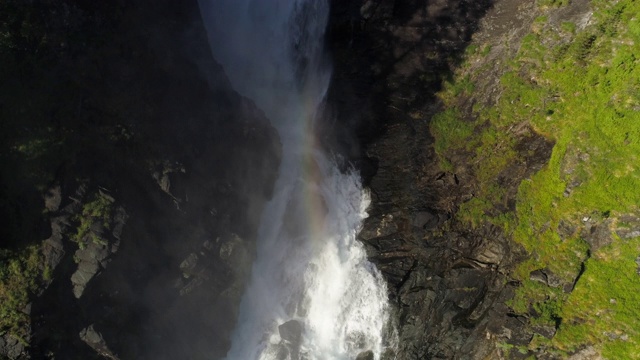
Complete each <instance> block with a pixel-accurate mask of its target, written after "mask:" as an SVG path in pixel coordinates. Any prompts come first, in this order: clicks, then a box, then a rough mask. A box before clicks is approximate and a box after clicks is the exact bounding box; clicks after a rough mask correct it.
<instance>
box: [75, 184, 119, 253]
mask: <svg viewBox="0 0 640 360" xmlns="http://www.w3.org/2000/svg"><path fill="white" fill-rule="evenodd" d="M112 212H113V200H112V199H111V198H110V197H108V196H106V195H104V194H102V193H98V194H95V195H94V196H93V198H92V199H91V200H90V201H89V202H87V203H86V204H85V205H84V206H83V208H82V212H81V214H78V215H77V216H76V221H78V226H77V229H76V233H75V234H74V235H73V236H72V240H73V241H75V242H76V243H78V246H80V248H84V246H85V245H86V244H85V238H86V237H87V235H90V238H91V240H92V241H93V242H94V243H96V244H98V245H104V244H105V243H104V240H102V239H100V238H99V237H97V236H96V235H95V234H93V233H91V227H92V226H93V225H94V224H95V223H96V222H98V223H101V225H102V226H104V227H105V228H109V226H110V223H111V216H112Z"/></svg>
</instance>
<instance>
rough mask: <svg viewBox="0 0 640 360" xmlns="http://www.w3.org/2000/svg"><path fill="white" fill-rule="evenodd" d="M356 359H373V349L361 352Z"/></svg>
mask: <svg viewBox="0 0 640 360" xmlns="http://www.w3.org/2000/svg"><path fill="white" fill-rule="evenodd" d="M356 360H373V351H371V350H367V351H363V352H361V353H360V354H358V356H356Z"/></svg>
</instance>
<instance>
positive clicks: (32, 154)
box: [0, 0, 280, 359]
mask: <svg viewBox="0 0 640 360" xmlns="http://www.w3.org/2000/svg"><path fill="white" fill-rule="evenodd" d="M0 20H1V21H0V25H1V26H2V30H3V31H6V32H4V33H3V34H9V35H8V36H6V37H3V38H2V43H1V44H0V45H2V46H3V49H4V50H3V52H2V54H1V55H0V62H1V64H2V66H1V68H2V69H1V70H0V81H1V82H2V84H3V85H2V88H1V90H0V95H1V96H0V116H1V118H2V124H1V125H2V129H1V130H0V134H1V135H0V140H1V141H0V147H1V152H0V156H1V160H2V176H1V178H0V180H1V183H0V185H1V186H0V197H1V198H2V200H3V202H2V206H1V208H0V211H1V214H0V215H1V216H2V217H3V218H4V219H5V220H7V221H6V222H4V221H3V223H5V224H11V225H8V226H6V227H3V228H2V238H3V241H4V242H3V244H2V247H3V248H4V247H7V248H11V249H14V250H19V249H21V248H22V247H24V246H26V245H27V244H39V245H40V246H41V253H42V255H43V260H42V261H43V264H42V268H43V269H45V273H46V275H44V276H43V279H44V280H42V284H41V286H40V291H39V293H37V294H34V296H33V298H32V301H31V308H30V311H31V324H30V329H31V336H30V338H28V339H26V340H28V343H27V344H26V345H28V346H23V344H21V343H20V342H19V341H17V340H16V339H15V338H12V337H11V336H8V335H7V336H2V337H0V358H4V357H8V358H11V359H16V358H32V359H49V358H51V359H53V358H56V359H93V358H109V359H212V358H220V357H222V356H224V354H225V353H226V350H227V348H228V345H229V344H228V342H229V336H230V331H231V330H232V328H233V326H234V324H235V319H236V314H237V306H238V304H239V299H240V296H241V294H242V292H243V287H244V283H245V281H246V280H247V277H248V274H249V270H250V266H251V263H252V261H253V256H254V252H255V251H254V237H255V233H256V228H257V223H258V220H259V215H260V213H261V210H262V206H263V204H264V202H265V201H266V200H267V199H268V198H269V197H270V195H271V191H272V186H273V182H274V181H275V176H276V173H277V169H278V165H279V159H280V143H279V140H278V137H277V133H276V132H275V130H274V129H273V128H272V127H271V126H270V124H269V122H268V120H267V119H266V118H265V116H264V114H263V113H262V112H261V111H260V110H258V109H257V108H256V106H255V105H254V104H253V103H252V102H251V101H249V100H247V99H245V98H242V97H241V96H239V95H238V94H237V93H235V92H234V91H233V90H232V89H231V87H230V84H229V82H228V80H227V79H226V76H225V74H224V72H223V70H222V68H221V66H219V65H218V64H217V63H215V61H214V59H213V58H212V57H211V55H210V52H209V47H208V43H207V39H206V33H205V31H204V28H203V24H202V23H201V19H200V14H199V9H198V5H197V2H196V1H195V0H193V1H192V0H188V1H168V0H160V1H146V0H135V1H110V2H101V1H83V0H77V1H76V0H63V1H34V2H5V3H3V4H0ZM3 36H4V35H3ZM7 49H9V50H8V51H5V50H7ZM38 144H43V148H44V149H45V150H46V151H45V152H43V153H40V152H39V148H38ZM96 199H97V200H96ZM91 204H93V205H91ZM96 204H98V205H96ZM92 209H93V210H92ZM43 210H45V211H44V212H43ZM5 239H7V240H6V241H5ZM45 239H46V240H45Z"/></svg>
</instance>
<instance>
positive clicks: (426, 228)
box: [328, 0, 555, 359]
mask: <svg viewBox="0 0 640 360" xmlns="http://www.w3.org/2000/svg"><path fill="white" fill-rule="evenodd" d="M534 10H535V2H534V1H526V2H520V1H511V0H498V1H491V0H487V1H467V0H434V1H411V0H410V1H394V0H377V1H376V0H364V1H353V2H343V1H333V2H332V12H331V21H330V24H331V25H330V29H329V34H330V36H329V42H328V46H329V47H330V48H331V51H332V53H333V58H334V64H335V65H334V67H335V71H334V81H333V84H332V87H331V89H330V92H329V99H330V104H331V105H332V106H333V111H334V113H335V114H336V118H337V119H338V120H337V121H336V124H335V125H334V127H335V128H341V129H342V131H341V132H339V133H341V134H352V135H351V137H350V136H348V135H343V136H342V137H340V138H338V139H337V144H336V146H337V147H338V148H339V149H342V151H344V153H346V154H347V157H349V158H350V159H353V161H354V162H356V163H357V164H358V165H359V168H360V169H361V173H362V176H363V181H364V183H365V185H367V186H368V187H369V189H370V191H371V197H372V204H371V207H370V209H369V210H368V212H369V217H368V218H367V219H366V220H365V223H364V228H363V230H362V232H361V233H360V240H361V241H363V243H364V244H365V246H366V247H367V250H368V254H369V257H370V259H371V260H372V261H373V262H374V263H376V265H377V266H378V268H379V269H380V271H381V272H382V274H383V275H384V276H385V278H386V279H387V282H388V285H389V296H390V299H391V302H392V304H393V305H394V307H395V310H394V311H395V314H394V318H395V321H396V322H397V324H396V326H397V327H398V331H399V348H398V351H397V353H396V354H395V358H396V359H493V358H500V357H501V352H500V350H499V349H498V348H497V345H496V344H497V343H498V342H508V343H510V344H516V345H517V344H522V345H526V344H528V343H529V342H530V341H531V339H532V337H533V332H532V331H531V330H530V329H528V328H527V326H526V323H527V319H524V318H520V317H518V316H516V315H515V314H512V311H511V310H510V309H509V307H508V306H507V304H506V302H507V301H508V300H509V299H511V298H512V297H513V295H514V291H515V289H516V288H517V286H518V284H517V283H516V282H512V281H510V278H509V272H510V271H511V270H512V269H513V266H514V264H516V263H517V262H518V261H520V260H523V259H524V256H525V253H524V250H523V249H521V248H520V247H519V246H517V245H515V244H514V243H513V242H512V241H511V240H510V239H509V238H508V237H507V236H505V234H503V232H502V230H501V229H499V228H497V227H494V226H492V225H490V224H481V225H480V226H477V227H475V228H471V227H470V226H469V225H468V224H462V223H459V222H458V221H457V220H456V219H455V213H456V211H457V209H458V208H459V206H460V205H461V204H462V203H464V202H465V201H468V200H470V199H471V198H473V196H474V188H475V187H476V184H475V182H476V181H477V180H476V178H475V176H474V173H473V168H472V166H467V167H465V166H459V167H456V169H455V170H454V171H442V170H440V168H439V165H438V159H437V156H436V154H435V151H434V149H433V138H432V137H431V135H430V132H429V121H430V118H431V117H432V116H433V115H434V114H435V113H437V112H439V111H441V109H442V107H441V106H442V105H441V103H440V102H439V100H438V99H437V97H436V96H435V94H436V92H437V91H439V90H440V87H441V83H442V81H443V80H446V79H448V78H449V77H450V76H451V69H452V68H453V67H455V66H456V65H457V64H458V63H459V61H460V58H461V56H462V53H463V51H464V49H465V47H466V46H467V45H468V44H469V43H470V41H471V40H472V39H473V38H476V37H484V38H483V41H488V42H489V43H490V44H491V45H493V46H494V47H493V48H492V53H491V54H490V55H489V56H488V57H487V59H488V60H487V63H484V65H486V66H487V68H488V69H489V70H488V71H487V76H486V82H484V83H482V84H480V86H479V87H478V88H476V93H475V94H474V95H472V96H471V97H470V98H469V99H467V103H462V104H459V107H460V108H461V109H463V110H465V109H466V110H465V111H464V112H465V113H471V111H470V109H471V107H472V106H473V104H474V103H475V102H483V103H489V104H490V103H493V102H494V101H495V99H496V97H497V96H499V93H497V92H496V89H497V84H498V80H499V78H500V73H499V69H500V66H493V67H492V66H491V65H492V64H493V63H492V62H495V64H496V65H497V64H498V63H499V61H501V60H500V59H501V56H506V55H507V54H509V52H512V51H513V48H516V49H517V45H515V44H517V42H518V40H519V37H522V36H523V35H524V34H526V33H527V31H528V29H529V26H530V24H531V21H532V19H533V18H534V16H535V14H536V12H535V11H534ZM487 39H488V40H487ZM504 44H508V45H507V47H511V46H513V47H512V48H508V49H505V46H504ZM481 65H483V64H480V65H478V66H481ZM492 69H493V70H492ZM467 110H469V111H467ZM518 131H519V132H518V136H519V145H518V147H517V148H518V151H519V152H520V158H521V159H522V161H519V162H517V163H514V164H512V165H511V166H510V167H509V169H508V171H505V172H504V174H502V175H501V178H500V179H499V181H500V182H501V186H504V187H505V188H506V189H507V196H506V197H505V198H506V200H505V201H504V204H496V211H498V212H500V211H507V210H509V209H511V210H512V209H513V208H514V206H515V195H516V193H517V188H518V185H519V184H520V182H521V181H522V180H523V179H525V178H527V177H529V176H531V175H532V174H533V173H534V172H535V171H537V170H539V169H540V168H541V167H542V166H543V165H544V164H545V163H546V162H547V161H548V159H549V156H550V153H551V148H552V146H553V144H551V143H549V142H548V141H546V140H545V139H544V138H542V137H541V136H539V135H537V134H535V133H534V132H533V131H531V129H528V128H522V129H519V130H518ZM448 156H451V157H452V158H453V160H454V161H452V162H453V163H456V164H465V163H469V161H468V160H469V159H471V157H470V156H469V154H465V153H464V152H461V153H459V154H448ZM534 276H537V277H538V278H540V280H541V281H545V282H549V281H553V278H552V274H548V273H547V274H545V273H540V274H534ZM544 330H545V331H546V330H547V329H544ZM554 331H555V329H554ZM546 332H547V333H550V332H551V330H549V331H546Z"/></svg>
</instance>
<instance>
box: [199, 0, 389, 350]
mask: <svg viewBox="0 0 640 360" xmlns="http://www.w3.org/2000/svg"><path fill="white" fill-rule="evenodd" d="M200 7H201V10H202V14H203V19H204V20H205V24H206V27H207V31H208V34H209V40H210V44H211V48H212V52H213V54H214V57H215V58H216V60H217V61H219V62H220V63H221V64H222V65H223V67H224V69H225V72H226V73H227V75H228V77H229V79H230V81H231V83H232V85H233V87H234V88H235V89H236V90H237V91H238V92H239V93H240V94H242V95H244V96H246V97H248V98H250V99H252V100H253V101H254V102H255V103H256V105H257V106H258V107H259V108H260V109H262V110H263V111H264V112H265V114H266V115H267V117H268V118H269V119H270V120H271V122H272V124H273V125H274V126H275V127H276V128H277V130H278V132H279V135H280V139H281V142H282V150H283V157H282V162H281V166H280V170H279V177H278V179H277V181H276V184H275V191H274V195H273V198H272V199H271V200H270V201H269V202H268V204H267V206H266V208H265V210H264V213H263V215H262V219H261V225H260V228H259V230H258V240H257V259H256V261H255V263H254V264H253V269H252V275H251V280H250V283H249V285H248V288H247V289H246V292H245V294H244V295H243V298H242V302H241V305H240V314H239V318H238V323H237V325H236V329H235V330H234V333H233V336H232V346H231V349H230V351H229V352H228V354H227V359H228V360H252V359H262V360H296V359H301V360H302V359H306V360H307V359H308V360H314V359H318V360H319V359H323V360H325V359H336V360H337V359H341V360H342V359H345V360H346V359H349V360H353V359H355V358H356V356H357V355H358V354H360V353H362V352H363V351H369V350H371V351H373V353H374V357H375V359H379V358H380V356H381V354H382V353H383V352H384V351H385V347H387V346H389V344H388V343H389V342H390V341H389V339H387V338H386V337H385V334H386V333H389V331H388V329H387V324H388V319H389V309H388V301H387V290H386V285H385V282H384V280H383V279H382V276H381V275H380V273H379V272H378V271H377V269H376V268H375V267H374V266H373V265H372V264H371V263H369V262H368V260H367V258H366V254H365V251H364V248H363V246H362V245H361V244H360V243H359V242H358V241H357V240H356V234H357V232H358V231H359V230H360V228H361V224H362V221H363V219H364V218H365V217H366V215H367V214H366V208H367V206H368V204H369V197H368V194H367V192H366V191H365V190H363V188H362V186H361V184H360V177H359V175H358V173H357V172H355V171H348V172H346V173H345V172H341V171H339V170H338V167H337V165H336V163H335V161H333V158H332V157H331V156H329V155H328V154H325V153H324V151H323V150H322V148H321V147H320V146H318V144H317V139H316V136H315V134H314V128H315V125H316V124H317V122H318V121H321V119H319V116H320V115H319V114H320V113H321V109H322V106H323V101H324V98H325V94H326V91H327V88H328V85H329V80H330V76H331V68H330V66H329V62H328V61H327V57H326V54H325V53H324V51H323V37H324V32H325V28H326V24H327V19H328V14H329V4H328V0H200Z"/></svg>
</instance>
